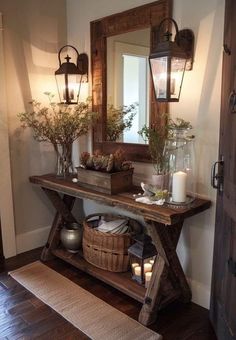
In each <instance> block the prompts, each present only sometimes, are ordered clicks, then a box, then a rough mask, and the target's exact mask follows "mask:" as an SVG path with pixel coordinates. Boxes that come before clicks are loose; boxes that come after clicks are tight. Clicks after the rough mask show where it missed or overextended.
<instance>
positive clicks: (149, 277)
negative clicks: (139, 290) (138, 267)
mask: <svg viewBox="0 0 236 340" xmlns="http://www.w3.org/2000/svg"><path fill="white" fill-rule="evenodd" d="M151 277H152V272H146V273H145V288H147V287H148V286H149V283H150V281H151Z"/></svg>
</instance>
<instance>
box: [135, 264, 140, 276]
mask: <svg viewBox="0 0 236 340" xmlns="http://www.w3.org/2000/svg"><path fill="white" fill-rule="evenodd" d="M134 274H135V275H136V276H141V267H140V266H137V267H134Z"/></svg>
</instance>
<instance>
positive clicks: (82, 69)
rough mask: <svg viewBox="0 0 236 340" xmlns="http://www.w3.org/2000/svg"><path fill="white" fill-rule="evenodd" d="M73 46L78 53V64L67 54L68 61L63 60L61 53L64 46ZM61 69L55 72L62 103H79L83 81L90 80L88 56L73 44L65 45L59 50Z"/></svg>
mask: <svg viewBox="0 0 236 340" xmlns="http://www.w3.org/2000/svg"><path fill="white" fill-rule="evenodd" d="M66 47H67V48H68V47H69V48H71V49H73V50H74V51H75V53H76V64H75V63H72V62H71V61H70V60H71V57H70V56H69V55H68V54H67V56H66V57H65V60H66V62H64V63H62V62H61V53H62V50H63V49H64V48H66ZM58 60H59V69H58V70H57V71H56V72H55V77H56V82H57V89H58V94H59V98H60V102H61V103H62V104H77V103H78V99H79V94H80V87H81V83H82V82H86V81H88V56H87V54H85V53H81V54H79V52H78V51H77V49H76V48H75V47H74V46H71V45H65V46H63V47H62V48H61V49H60V51H59V52H58Z"/></svg>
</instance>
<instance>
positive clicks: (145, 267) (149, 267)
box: [143, 263, 152, 273]
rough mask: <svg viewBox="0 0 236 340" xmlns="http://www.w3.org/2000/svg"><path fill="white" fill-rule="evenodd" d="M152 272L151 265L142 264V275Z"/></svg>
mask: <svg viewBox="0 0 236 340" xmlns="http://www.w3.org/2000/svg"><path fill="white" fill-rule="evenodd" d="M151 270H152V264H151V263H144V267H143V271H144V273H147V272H150V271H151Z"/></svg>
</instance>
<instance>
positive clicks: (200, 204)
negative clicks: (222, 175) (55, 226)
mask: <svg viewBox="0 0 236 340" xmlns="http://www.w3.org/2000/svg"><path fill="white" fill-rule="evenodd" d="M29 180H30V182H31V183H33V184H37V185H39V186H40V187H43V188H47V189H50V190H53V191H57V192H60V193H63V194H66V195H69V196H73V197H78V198H82V199H90V200H93V201H96V202H99V203H101V204H105V205H109V206H114V207H118V208H121V209H125V210H128V211H130V212H133V213H135V214H137V215H141V216H143V217H144V218H145V219H147V220H151V221H156V222H159V223H163V224H167V225H173V224H175V223H178V222H180V221H183V220H184V219H185V218H186V217H190V216H193V215H196V214H198V213H200V212H202V211H204V210H206V209H208V208H209V207H210V205H211V202H210V201H209V200H204V199H199V198H197V199H195V200H194V201H193V202H192V203H191V204H189V205H188V206H184V207H175V206H172V205H167V204H164V205H163V206H157V205H147V204H143V203H139V202H136V201H135V198H134V196H133V195H134V194H137V193H138V191H139V192H140V191H141V189H140V188H137V187H133V189H132V190H130V191H129V192H123V193H120V194H116V195H109V194H105V193H101V192H97V191H95V190H91V189H87V188H82V187H81V186H80V185H79V184H78V183H73V182H72V178H65V179H64V178H63V179H61V178H57V177H56V176H55V175H54V174H46V175H41V176H31V177H30V178H29ZM137 190H138V191H137Z"/></svg>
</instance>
